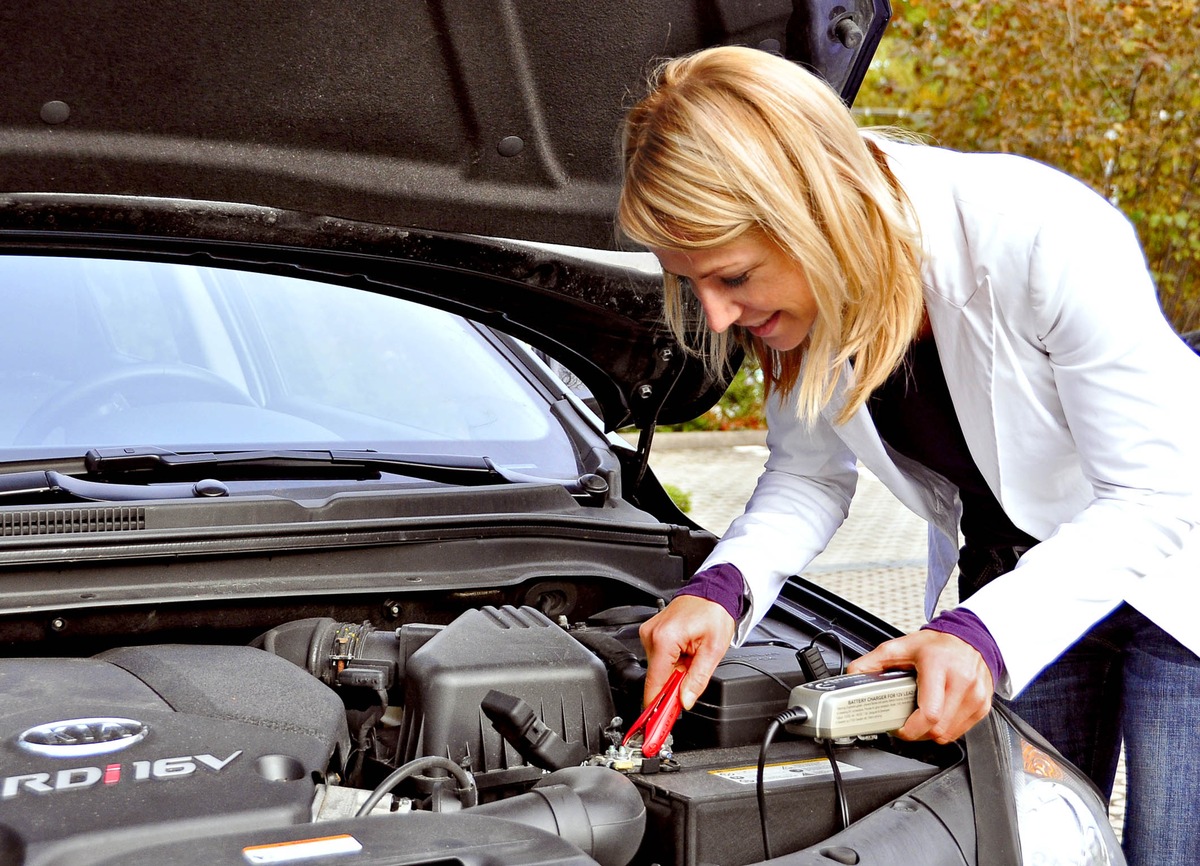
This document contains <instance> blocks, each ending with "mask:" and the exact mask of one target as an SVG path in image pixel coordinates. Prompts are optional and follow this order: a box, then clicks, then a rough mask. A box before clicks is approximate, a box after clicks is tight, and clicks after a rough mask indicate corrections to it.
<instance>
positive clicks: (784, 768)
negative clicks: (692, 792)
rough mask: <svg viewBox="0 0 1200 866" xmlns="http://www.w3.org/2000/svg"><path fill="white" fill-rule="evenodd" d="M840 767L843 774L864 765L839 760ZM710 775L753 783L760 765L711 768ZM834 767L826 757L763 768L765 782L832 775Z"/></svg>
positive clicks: (859, 768) (858, 769)
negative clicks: (858, 765) (724, 768)
mask: <svg viewBox="0 0 1200 866" xmlns="http://www.w3.org/2000/svg"><path fill="white" fill-rule="evenodd" d="M838 769H839V770H841V771H842V775H845V774H846V773H858V772H861V771H862V767H855V766H853V765H851V764H844V763H842V762H841V761H838ZM708 772H709V775H712V776H719V777H720V778H722V779H728V780H729V781H731V782H736V783H737V784H739V785H753V784H755V782H756V781H757V779H758V767H730V768H729V769H727V770H709V771H708ZM832 775H833V767H831V766H830V765H829V761H827V760H825V759H824V758H812V759H810V760H807V761H787V762H785V763H782V764H767V765H766V766H765V767H764V768H763V782H764V783H766V782H779V781H782V780H785V779H804V778H809V777H812V776H832Z"/></svg>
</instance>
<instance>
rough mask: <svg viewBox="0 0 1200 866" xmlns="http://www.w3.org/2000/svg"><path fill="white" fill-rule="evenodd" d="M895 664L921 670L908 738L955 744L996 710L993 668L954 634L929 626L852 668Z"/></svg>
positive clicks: (856, 670)
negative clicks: (991, 711) (934, 629)
mask: <svg viewBox="0 0 1200 866" xmlns="http://www.w3.org/2000/svg"><path fill="white" fill-rule="evenodd" d="M894 668H904V669H908V670H915V671H916V672H917V709H916V711H915V712H914V713H913V714H912V715H911V716H909V717H908V721H906V722H905V723H904V727H902V728H900V730H898V731H896V735H897V736H898V737H900V738H901V739H903V740H935V741H937V742H939V743H949V742H952V741H954V740H957V739H958V738H959V737H961V736H962V735H963V734H965V733H966V732H967V731H968V730H969V729H970V728H971V727H973V726H974V725H975V723H976V722H978V721H979V720H980V719H982V718H983V717H984V716H986V715H987V714H988V712H989V711H990V710H991V708H992V693H993V690H994V687H995V686H994V683H993V682H992V672H991V671H990V670H988V666H987V664H986V663H985V662H984V660H983V657H982V656H981V655H980V654H979V652H978V651H977V650H976V649H975V648H974V647H973V646H971V645H970V644H969V643H967V642H966V641H964V640H962V639H960V638H957V637H955V636H954V635H951V634H946V633H944V632H939V631H932V630H926V631H918V632H913V633H912V634H908V635H905V636H904V637H898V638H896V639H895V640H889V641H885V642H884V643H881V644H880V645H879V646H877V647H876V648H875V649H873V650H872V651H871V652H869V653H867V654H866V655H865V656H862V657H861V658H858V659H855V660H854V661H853V662H851V663H850V666H849V667H848V668H847V670H848V671H849V672H850V673H854V674H860V673H873V672H875V671H883V670H891V669H894Z"/></svg>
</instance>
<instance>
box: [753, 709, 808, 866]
mask: <svg viewBox="0 0 1200 866" xmlns="http://www.w3.org/2000/svg"><path fill="white" fill-rule="evenodd" d="M807 720H808V710H806V709H804V707H791V708H789V709H786V710H784V711H783V712H782V713H780V714H779V715H777V716H776V717H775V718H773V719H771V723H770V724H769V725H767V732H766V733H765V734H763V741H762V746H761V748H759V750H758V774H757V775H756V776H755V779H754V794H755V796H756V798H757V799H758V823H759V826H760V827H761V828H762V842H763V859H764V860H770V859H771V838H770V835H769V834H768V832H767V792H766V788H765V786H764V784H763V777H764V776H765V775H766V771H767V750H768V749H769V748H771V743H772V741H773V740H774V739H775V734H777V733H778V732H779V729H780V728H781V727H783V726H784V725H790V724H795V723H799V722H804V721H807Z"/></svg>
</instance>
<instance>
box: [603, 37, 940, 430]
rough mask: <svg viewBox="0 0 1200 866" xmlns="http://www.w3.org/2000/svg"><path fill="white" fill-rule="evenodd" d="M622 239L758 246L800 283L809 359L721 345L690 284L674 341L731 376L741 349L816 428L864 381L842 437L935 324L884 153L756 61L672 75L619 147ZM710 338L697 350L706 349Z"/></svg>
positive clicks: (629, 122) (712, 63)
mask: <svg viewBox="0 0 1200 866" xmlns="http://www.w3.org/2000/svg"><path fill="white" fill-rule="evenodd" d="M622 144H623V162H624V182H623V186H622V190H621V197H620V202H619V205H618V211H617V222H618V225H619V227H620V229H621V230H622V231H623V232H624V233H625V234H626V235H627V236H628V237H630V238H631V239H632V240H634V241H636V242H638V243H641V244H644V245H646V246H648V247H654V248H661V249H670V250H698V249H709V248H712V247H716V246H721V245H723V244H727V243H729V242H731V241H734V240H737V239H738V238H741V237H742V236H743V235H746V234H747V233H750V232H755V233H758V234H760V235H761V236H762V237H764V238H766V239H767V240H768V241H770V242H773V243H775V244H778V245H779V247H780V248H781V249H782V250H783V251H784V252H785V253H787V254H788V255H790V256H791V257H792V258H793V259H794V260H795V261H796V262H798V263H799V264H800V265H801V267H802V268H803V270H804V273H805V275H806V276H807V278H808V282H809V285H810V287H811V289H812V291H813V294H814V296H815V299H816V304H817V311H818V312H817V318H816V322H815V323H814V325H813V328H812V330H811V332H810V333H809V335H808V338H807V339H806V340H805V343H804V344H802V346H800V347H799V348H798V349H796V350H793V351H790V352H777V351H775V350H772V349H770V348H768V347H767V346H766V345H765V344H763V343H762V342H761V341H760V340H757V339H755V338H754V337H753V336H752V335H751V334H750V333H749V332H747V331H745V330H744V329H742V328H741V327H739V326H736V325H735V326H733V327H731V328H730V329H729V331H726V332H725V333H723V334H715V333H713V332H712V331H711V330H709V329H708V328H705V327H700V326H702V324H703V312H702V311H701V310H699V308H698V307H699V305H698V304H697V303H696V301H695V299H694V298H692V297H691V296H690V293H689V295H687V296H685V295H684V293H683V290H682V289H681V287H680V284H679V280H677V279H676V278H675V277H674V276H673V275H670V274H668V275H666V276H665V278H664V297H665V303H664V311H665V317H666V320H667V323H668V325H669V327H670V329H671V331H672V332H673V333H674V334H675V336H676V338H677V339H679V340H680V342H681V343H683V344H684V345H689V344H690V343H698V345H693V346H691V349H692V350H693V351H697V352H699V353H700V354H702V355H703V356H704V357H705V359H706V361H707V363H708V364H709V366H710V368H712V369H713V370H715V371H719V372H723V373H727V372H728V371H727V370H725V366H726V359H727V357H728V355H729V351H730V349H731V348H732V347H731V345H730V341H731V340H735V341H737V342H738V343H739V344H741V345H742V346H743V347H744V348H746V349H747V350H749V351H751V352H753V353H754V354H755V356H756V357H757V358H758V360H759V363H760V364H761V366H762V369H763V372H764V376H765V379H766V383H767V387H768V391H770V390H774V389H779V390H780V391H781V392H782V393H783V394H789V393H791V392H792V391H793V390H794V389H796V388H797V387H798V388H799V393H798V408H797V412H798V414H799V415H800V417H802V418H806V419H809V420H810V421H811V420H813V419H815V418H816V416H817V414H818V413H819V412H820V410H821V409H823V408H824V407H825V406H826V405H827V404H828V403H829V401H830V399H831V398H832V396H833V393H834V388H835V386H836V385H837V382H838V380H839V376H840V371H841V369H842V367H843V366H844V362H845V361H847V360H849V359H853V362H854V381H853V382H852V383H850V385H849V392H848V394H847V400H846V403H845V406H844V407H843V409H842V411H841V412H840V413H839V415H838V418H837V419H836V420H837V422H838V423H843V422H845V421H846V420H847V419H849V418H850V416H851V415H852V414H853V413H854V411H855V410H856V409H857V408H858V407H859V406H861V405H862V404H863V402H864V401H865V400H866V399H867V397H868V396H870V394H871V392H872V391H873V390H875V388H877V387H878V386H879V385H880V384H881V383H882V382H883V381H884V380H885V379H886V378H887V377H888V375H889V374H890V373H891V372H892V370H894V369H895V368H896V367H897V366H898V365H899V364H900V362H901V361H902V360H903V358H904V354H905V351H906V349H907V347H908V345H909V344H910V343H911V341H912V340H913V338H914V337H915V335H916V333H917V330H918V328H919V326H920V323H921V317H922V315H923V309H924V306H923V301H922V294H921V275H920V263H919V250H920V246H919V238H918V236H917V229H916V225H915V221H914V218H913V216H912V214H911V210H910V208H909V205H908V200H907V198H906V197H905V195H904V192H903V190H902V189H901V188H900V186H899V184H898V183H897V182H896V180H895V178H894V177H893V175H892V174H891V172H890V171H889V170H888V168H887V164H886V159H885V157H884V156H883V154H882V152H881V151H880V150H879V149H878V148H877V147H876V146H875V145H874V143H873V142H871V141H869V139H865V138H864V137H863V135H862V133H861V132H860V131H859V130H858V128H857V127H856V126H855V124H854V121H853V119H852V117H851V115H850V112H849V111H848V110H847V109H846V107H845V105H843V104H842V102H841V100H840V99H839V98H838V96H837V95H836V94H835V93H834V92H833V91H832V90H831V89H830V88H829V87H828V85H826V84H825V83H824V82H823V81H821V80H820V79H818V78H816V77H815V76H813V75H812V74H810V73H809V72H806V71H805V70H803V69H801V68H800V67H799V66H796V65H795V64H793V63H791V62H789V61H787V60H785V59H783V58H782V57H778V56H776V55H772V54H768V53H766V52H764V51H759V50H757V49H752V48H739V47H732V46H729V47H721V48H710V49H707V50H705V51H701V52H698V53H696V54H691V55H688V56H686V57H681V58H677V59H675V60H670V61H667V62H665V63H663V64H662V65H661V66H659V67H658V69H657V70H656V71H655V72H654V73H653V75H652V76H651V80H650V91H649V93H648V95H646V96H645V97H644V98H642V99H641V101H640V102H638V103H637V105H635V106H634V107H633V109H632V110H631V111H630V112H629V113H628V115H627V117H626V120H625V126H624V132H623V139H622ZM698 332H699V336H697V333H698Z"/></svg>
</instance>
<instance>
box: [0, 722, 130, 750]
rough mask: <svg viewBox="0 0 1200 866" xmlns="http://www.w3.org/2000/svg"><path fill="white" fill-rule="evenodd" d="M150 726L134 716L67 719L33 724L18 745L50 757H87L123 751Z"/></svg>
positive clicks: (22, 735) (18, 740) (19, 739)
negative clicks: (132, 717)
mask: <svg viewBox="0 0 1200 866" xmlns="http://www.w3.org/2000/svg"><path fill="white" fill-rule="evenodd" d="M149 731H150V729H149V728H147V727H146V726H145V725H143V724H142V723H141V722H139V721H136V720H134V719H120V718H107V717H100V718H92V719H66V720H64V721H61V722H50V723H49V724H45V725H38V726H37V727H35V728H30V729H29V730H27V731H25V732H24V733H22V734H21V736H20V737H18V738H17V745H19V746H20V747H21V748H22V749H24V750H25V751H27V752H33V753H34V754H35V755H45V756H47V757H50V758H87V757H91V756H92V755H107V754H109V753H110V752H119V751H120V750H121V749H125V748H128V747H129V746H132V745H133V744H134V743H138V742H141V741H142V740H144V739H145V738H146V734H147V733H149Z"/></svg>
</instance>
